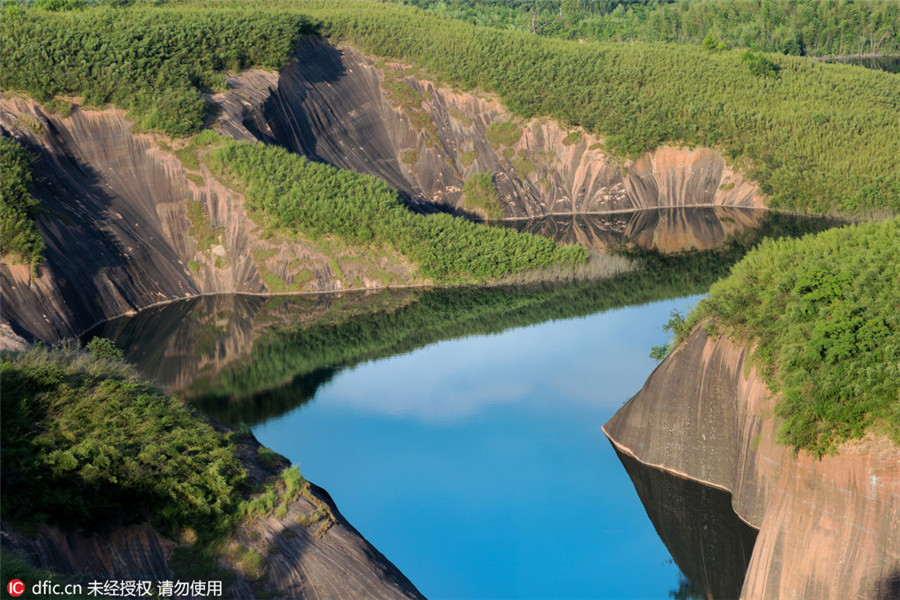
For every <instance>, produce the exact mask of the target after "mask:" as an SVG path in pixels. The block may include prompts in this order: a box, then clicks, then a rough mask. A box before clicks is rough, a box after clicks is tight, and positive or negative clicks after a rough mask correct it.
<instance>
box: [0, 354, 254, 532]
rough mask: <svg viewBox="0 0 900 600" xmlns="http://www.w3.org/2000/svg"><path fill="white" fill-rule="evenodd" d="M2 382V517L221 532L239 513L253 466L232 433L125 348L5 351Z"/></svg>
mask: <svg viewBox="0 0 900 600" xmlns="http://www.w3.org/2000/svg"><path fill="white" fill-rule="evenodd" d="M98 347H99V346H98V345H95V346H94V347H93V350H97V348H98ZM107 350H108V348H107ZM106 355H108V352H107V353H104V356H106ZM0 387H2V389H0V402H2V413H3V421H2V441H3V451H2V489H3V504H2V514H3V518H4V519H7V520H9V521H11V522H13V523H16V524H25V525H28V524H37V523H40V522H44V521H49V522H53V523H59V524H61V525H63V526H66V527H70V528H71V527H76V528H78V527H84V528H87V529H91V528H102V527H104V526H106V525H108V524H115V523H120V522H123V521H125V522H127V521H138V520H142V519H145V518H149V519H152V520H153V521H155V523H156V524H157V525H159V526H161V527H162V529H163V531H166V532H172V531H175V530H177V529H179V528H182V527H192V528H194V529H195V530H196V531H198V532H203V533H204V534H206V535H215V534H219V533H223V532H225V531H227V527H228V526H230V524H231V522H232V518H233V516H234V515H236V514H237V513H238V511H239V508H240V501H241V498H240V495H239V494H238V489H239V487H240V486H241V484H242V482H243V481H244V480H245V476H246V474H245V471H244V468H243V467H242V465H241V463H240V462H239V461H238V458H237V456H236V455H235V452H234V449H233V447H232V446H231V444H230V443H229V441H228V439H227V438H226V436H225V435H224V434H222V433H220V432H218V431H216V430H215V429H214V428H213V427H212V425H210V424H209V423H207V422H206V420H205V419H203V418H202V417H199V416H198V415H197V414H195V413H194V412H193V411H192V410H190V409H188V408H187V407H186V406H185V405H184V404H183V403H182V402H180V401H179V400H176V399H174V398H171V397H168V396H165V395H163V394H162V393H160V392H159V391H157V390H156V389H154V388H153V387H152V386H150V385H149V384H148V383H146V382H144V381H142V380H141V379H139V378H138V377H137V376H136V375H135V373H134V371H133V370H132V369H131V368H130V367H128V366H127V365H125V364H124V363H121V362H119V361H117V360H116V359H115V356H108V357H104V358H101V359H98V358H95V357H94V356H92V355H91V354H89V353H87V352H80V351H74V350H48V349H46V348H40V347H33V348H31V349H30V350H28V351H27V352H23V353H16V354H6V355H4V356H3V358H2V360H0Z"/></svg>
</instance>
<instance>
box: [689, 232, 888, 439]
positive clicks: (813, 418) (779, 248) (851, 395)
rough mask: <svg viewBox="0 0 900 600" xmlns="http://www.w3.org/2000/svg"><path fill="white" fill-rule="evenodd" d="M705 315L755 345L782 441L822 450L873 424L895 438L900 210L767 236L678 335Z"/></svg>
mask: <svg viewBox="0 0 900 600" xmlns="http://www.w3.org/2000/svg"><path fill="white" fill-rule="evenodd" d="M706 318H711V319H712V325H711V327H712V329H713V331H718V332H721V333H727V334H729V335H732V336H735V337H738V338H739V339H741V340H747V341H749V342H750V343H755V344H756V345H757V346H756V350H755V354H754V358H755V360H756V361H757V362H758V363H759V364H760V365H761V366H762V374H763V377H764V378H765V380H766V382H767V384H768V385H769V387H770V389H771V390H773V391H774V392H780V393H781V400H780V401H779V402H778V405H777V407H776V412H777V414H778V415H779V416H781V417H783V418H784V423H783V425H782V427H781V430H780V436H781V440H782V441H783V442H785V443H788V444H791V445H793V446H794V448H795V449H801V448H802V449H807V450H810V451H812V452H814V453H815V454H817V455H821V454H823V453H826V452H829V451H833V450H835V448H836V447H837V445H838V444H840V443H841V442H842V441H844V440H847V439H851V438H857V437H860V436H862V435H863V434H864V433H865V431H866V430H867V429H869V428H870V427H875V428H876V430H878V429H885V430H886V431H887V432H888V434H889V435H890V436H891V437H892V438H893V439H894V440H895V441H896V442H898V443H900V219H894V220H892V221H886V222H884V223H880V224H867V225H860V226H852V227H849V228H846V229H839V230H831V231H827V232H824V233H820V234H818V235H815V236H807V237H804V238H802V239H800V240H779V241H767V242H765V243H763V244H762V245H761V247H760V248H758V249H757V250H755V251H753V252H751V253H750V254H748V255H747V257H746V258H745V259H744V260H743V261H741V262H740V263H738V264H737V265H736V266H735V267H734V269H733V271H732V274H731V275H730V276H729V277H728V278H726V279H723V280H722V281H720V282H718V283H716V284H715V285H713V287H712V289H711V290H710V295H709V297H708V298H706V299H704V300H703V301H702V302H701V303H700V304H699V305H698V306H697V308H696V309H695V311H694V312H693V313H692V315H691V317H690V318H689V319H688V323H687V325H686V327H685V328H683V330H682V332H681V334H682V336H683V335H684V334H685V333H686V332H687V331H689V330H690V328H691V327H692V326H693V325H695V324H696V323H697V322H698V321H699V320H701V319H706Z"/></svg>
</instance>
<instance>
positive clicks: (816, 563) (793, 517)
mask: <svg viewBox="0 0 900 600" xmlns="http://www.w3.org/2000/svg"><path fill="white" fill-rule="evenodd" d="M748 360H749V353H748V350H747V349H746V348H743V347H741V346H740V345H738V344H736V343H735V342H733V341H731V340H729V339H726V338H718V339H710V338H709V337H708V336H707V334H706V333H705V332H704V329H703V328H702V327H700V328H698V329H697V330H695V331H694V332H693V333H692V334H691V336H690V337H689V338H688V339H687V340H686V341H685V342H684V343H683V344H681V345H680V346H679V347H678V348H677V349H676V350H675V351H674V352H673V353H672V355H671V356H670V357H669V358H667V359H666V360H665V361H664V362H663V363H662V364H661V365H660V366H659V367H658V368H657V369H656V371H654V373H653V374H652V375H651V376H650V378H649V379H648V380H647V383H646V384H645V385H644V387H643V388H642V389H641V391H640V392H639V393H638V394H637V395H636V396H635V397H634V398H632V399H631V400H629V402H628V403H627V404H626V405H625V406H623V407H622V408H621V409H620V410H619V411H618V412H617V413H616V414H615V415H614V416H613V417H612V419H610V420H609V422H607V423H606V425H604V428H603V429H604V431H605V432H606V434H607V436H608V437H609V438H610V440H611V441H612V442H613V444H614V445H615V447H616V448H617V449H618V450H619V451H621V452H623V453H625V454H628V455H630V456H632V457H634V458H636V459H637V460H639V461H641V462H642V463H644V464H647V465H651V466H655V467H658V468H661V469H664V470H667V471H669V472H671V473H674V474H678V475H680V476H683V477H687V478H690V479H694V480H696V481H699V482H702V483H705V484H706V485H709V486H714V487H718V488H720V489H723V490H726V491H729V492H731V494H732V506H733V507H734V510H735V512H736V513H737V515H738V516H739V517H740V518H742V519H743V520H744V521H746V522H747V523H749V524H750V525H752V526H753V527H755V528H758V529H759V535H758V538H757V540H756V543H755V546H754V549H753V554H752V557H751V559H750V564H749V567H748V570H747V575H746V579H745V581H744V584H743V590H742V592H741V598H747V599H751V598H752V599H754V600H755V599H762V598H804V599H816V598H823V599H824V598H828V599H834V600H839V599H846V598H872V599H885V598H897V597H898V593H900V448H898V447H896V446H894V445H892V444H891V443H890V441H888V440H886V439H880V438H876V437H874V436H872V435H870V436H869V437H867V438H865V439H864V440H862V441H857V442H849V443H845V444H844V445H842V446H841V447H840V449H839V453H838V454H837V455H835V456H825V457H823V458H822V459H821V460H816V459H815V458H813V457H812V456H810V455H808V454H806V453H804V452H801V453H800V454H799V455H797V456H795V455H794V453H793V452H792V450H791V449H790V448H789V447H786V446H782V445H779V444H777V443H776V441H775V440H776V429H777V426H778V424H777V422H776V421H777V420H776V419H775V418H774V417H773V416H772V410H773V406H774V402H775V398H774V397H773V396H772V394H770V393H769V391H768V389H767V388H766V386H765V384H764V383H763V381H762V379H761V378H760V377H759V375H758V373H757V371H756V369H755V367H753V366H752V365H751V364H749V363H748ZM676 560H677V557H676Z"/></svg>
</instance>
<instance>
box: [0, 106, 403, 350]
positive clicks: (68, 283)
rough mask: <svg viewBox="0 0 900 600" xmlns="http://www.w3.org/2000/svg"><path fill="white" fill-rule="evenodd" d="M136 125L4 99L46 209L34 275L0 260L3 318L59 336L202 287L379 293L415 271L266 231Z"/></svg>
mask: <svg viewBox="0 0 900 600" xmlns="http://www.w3.org/2000/svg"><path fill="white" fill-rule="evenodd" d="M130 127H131V124H130V123H129V122H128V121H127V120H126V119H125V114H124V112H123V111H119V110H103V111H83V110H79V109H77V108H76V109H75V110H74V111H73V112H72V115H71V117H69V118H65V119H63V118H60V117H58V116H53V115H50V114H47V113H46V112H44V111H43V109H42V108H41V107H40V106H39V105H38V104H36V103H34V102H31V101H27V100H24V99H21V98H13V99H0V132H2V133H3V134H5V135H13V136H16V137H17V138H19V140H20V141H21V142H23V143H24V144H25V146H26V148H27V149H28V150H29V152H30V153H31V154H32V155H34V156H35V157H36V160H35V162H34V163H33V170H34V179H35V184H34V187H33V190H32V194H33V195H34V196H35V197H36V198H38V199H39V200H40V202H41V205H42V207H43V209H44V212H43V213H42V214H41V215H40V217H39V218H38V221H37V222H38V226H39V228H40V230H41V233H42V235H43V237H44V242H45V244H46V250H45V253H44V260H43V262H42V266H41V268H40V272H39V276H38V277H36V278H33V277H32V276H31V273H30V271H29V269H28V268H27V267H25V266H23V265H14V264H7V263H3V264H2V265H0V277H2V279H3V321H4V322H5V323H7V324H9V325H11V326H12V328H13V330H14V332H15V333H16V334H18V335H21V336H24V337H25V338H28V339H30V340H32V341H33V340H35V339H38V340H44V341H56V340H58V339H60V338H65V337H73V336H76V335H78V334H80V333H81V332H83V331H85V330H86V329H88V328H90V327H91V326H93V325H95V324H97V323H98V322H101V321H105V320H107V319H110V318H112V317H115V316H118V315H122V314H127V313H130V312H134V311H136V310H140V309H142V308H146V307H148V306H152V305H154V304H158V303H161V302H168V301H171V300H175V299H179V298H186V297H191V296H197V295H201V294H208V293H223V292H224V293H228V292H242V293H272V292H300V291H310V292H314V291H335V290H341V289H349V288H374V287H383V285H384V284H383V281H385V280H392V281H395V282H399V283H404V282H408V281H409V280H410V278H411V277H412V268H411V266H410V265H409V264H408V263H407V262H406V261H405V259H403V258H402V257H400V256H399V255H396V253H391V252H385V253H383V254H384V255H376V254H375V253H374V251H373V252H368V251H359V250H353V249H338V250H336V251H335V250H329V249H323V248H320V247H318V246H317V245H316V244H314V243H312V242H307V241H304V240H297V239H291V240H286V239H281V238H280V237H279V236H277V235H275V236H265V235H263V234H264V232H263V231H262V230H261V227H260V226H259V225H257V224H256V223H254V222H253V221H252V220H251V219H250V218H249V217H248V216H247V212H246V210H245V208H244V199H243V197H242V196H241V195H240V194H238V193H236V192H234V191H233V190H231V189H229V188H227V187H225V186H223V185H222V184H221V183H220V182H218V181H217V180H215V179H214V178H212V177H211V176H210V174H209V172H208V171H206V169H205V168H204V167H202V166H198V168H197V169H191V168H188V167H186V166H185V165H184V164H183V163H182V161H181V160H179V158H178V157H177V156H176V154H175V150H174V149H173V148H172V147H171V146H170V145H169V143H174V142H172V140H168V142H167V141H166V140H164V139H162V138H159V137H156V136H152V135H148V134H135V133H132V132H130V131H129V129H130ZM191 207H194V208H195V210H197V212H198V213H199V217H197V215H196V214H195V215H194V220H195V221H199V222H198V223H195V222H193V221H192V220H191V217H190V215H189V210H190V209H191ZM204 237H208V238H210V239H211V241H207V242H206V243H205V244H204V242H203V239H202V238H204Z"/></svg>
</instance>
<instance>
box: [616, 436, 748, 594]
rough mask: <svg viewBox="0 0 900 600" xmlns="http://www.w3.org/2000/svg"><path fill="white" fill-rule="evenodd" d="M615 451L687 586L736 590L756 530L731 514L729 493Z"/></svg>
mask: <svg viewBox="0 0 900 600" xmlns="http://www.w3.org/2000/svg"><path fill="white" fill-rule="evenodd" d="M614 447H615V446H614ZM616 454H617V455H618V457H619V460H621V461H622V465H623V466H624V467H625V470H626V471H627V472H628V476H629V477H630V478H631V481H632V483H634V488H635V490H636V491H637V493H638V496H639V497H640V499H641V502H642V503H643V504H644V508H645V509H646V510H647V516H648V517H650V521H651V522H652V523H653V527H654V528H655V529H656V532H657V533H658V534H659V537H660V538H661V539H662V541H663V543H664V544H665V545H666V548H668V550H669V553H670V554H671V555H672V557H673V558H674V559H675V562H676V564H677V565H678V568H680V569H681V572H682V573H684V574H686V575H687V578H688V579H689V580H690V582H691V584H692V585H693V588H694V589H695V590H696V591H698V592H700V593H702V594H703V596H704V597H706V598H713V599H715V600H728V599H729V598H731V599H734V598H737V597H738V596H740V594H741V586H742V585H743V583H744V575H745V574H746V572H747V565H748V563H749V562H750V554H751V552H752V551H753V543H754V542H755V541H756V534H757V530H756V529H754V528H753V527H750V526H749V525H747V524H746V523H744V522H743V521H742V520H741V519H740V518H738V517H737V515H735V514H734V510H733V509H732V508H731V494H729V493H728V492H724V491H722V490H720V489H716V488H713V487H710V486H707V485H703V484H702V483H698V482H696V481H693V480H691V479H686V478H684V477H679V476H677V475H672V474H671V473H670V472H668V471H664V470H662V469H656V468H654V467H648V466H647V465H645V464H643V463H641V462H640V461H639V460H636V459H634V458H632V457H631V456H629V455H628V454H623V453H622V452H619V451H618V450H616Z"/></svg>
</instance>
